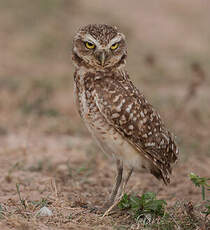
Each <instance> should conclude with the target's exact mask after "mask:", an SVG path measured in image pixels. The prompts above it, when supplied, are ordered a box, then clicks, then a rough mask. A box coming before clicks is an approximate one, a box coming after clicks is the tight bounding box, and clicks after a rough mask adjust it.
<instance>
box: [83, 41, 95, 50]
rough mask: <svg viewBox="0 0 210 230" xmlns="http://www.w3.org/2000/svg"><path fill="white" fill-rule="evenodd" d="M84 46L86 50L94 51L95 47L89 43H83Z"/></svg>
mask: <svg viewBox="0 0 210 230" xmlns="http://www.w3.org/2000/svg"><path fill="white" fill-rule="evenodd" d="M85 46H86V47H87V48H88V49H94V48H95V45H94V44H93V43H91V42H85Z"/></svg>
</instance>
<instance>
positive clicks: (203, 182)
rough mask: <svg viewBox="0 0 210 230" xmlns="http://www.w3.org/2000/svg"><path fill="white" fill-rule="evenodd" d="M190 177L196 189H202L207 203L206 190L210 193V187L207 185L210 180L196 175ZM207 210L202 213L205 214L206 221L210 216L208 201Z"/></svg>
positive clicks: (191, 174)
mask: <svg viewBox="0 0 210 230" xmlns="http://www.w3.org/2000/svg"><path fill="white" fill-rule="evenodd" d="M189 176H190V179H191V181H192V182H193V184H194V185H195V186H196V187H201V193H202V199H203V200H204V201H205V200H206V190H207V191H210V185H209V184H208V183H207V182H208V181H210V178H206V177H200V176H198V175H196V174H195V173H190V175H189ZM205 208H206V210H204V211H203V212H202V213H203V214H205V219H207V216H208V215H210V200H206V204H205Z"/></svg>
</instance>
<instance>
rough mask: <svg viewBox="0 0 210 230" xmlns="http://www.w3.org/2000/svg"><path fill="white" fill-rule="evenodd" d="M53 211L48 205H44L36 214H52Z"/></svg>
mask: <svg viewBox="0 0 210 230" xmlns="http://www.w3.org/2000/svg"><path fill="white" fill-rule="evenodd" d="M52 214H53V213H52V211H51V210H50V209H49V208H47V207H45V206H44V207H42V208H41V209H40V210H39V211H38V212H37V214H36V216H52Z"/></svg>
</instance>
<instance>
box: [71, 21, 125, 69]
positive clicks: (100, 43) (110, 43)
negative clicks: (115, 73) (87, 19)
mask: <svg viewBox="0 0 210 230" xmlns="http://www.w3.org/2000/svg"><path fill="white" fill-rule="evenodd" d="M126 56H127V49H126V42H125V36H124V35H123V34H122V33H119V32H118V30H117V28H116V27H113V26H109V25H105V24H98V25H96V24H91V25H87V26H84V27H82V28H80V30H79V31H78V33H77V34H76V36H75V37H74V41H73V61H74V63H75V65H76V66H81V65H86V66H89V67H92V68H95V69H99V70H105V69H107V68H110V67H112V68H113V67H119V66H122V65H124V64H125V59H126Z"/></svg>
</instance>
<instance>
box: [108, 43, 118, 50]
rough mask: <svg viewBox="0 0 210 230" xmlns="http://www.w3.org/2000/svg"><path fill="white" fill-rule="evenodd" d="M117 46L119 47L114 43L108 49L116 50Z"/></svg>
mask: <svg viewBox="0 0 210 230" xmlns="http://www.w3.org/2000/svg"><path fill="white" fill-rule="evenodd" d="M118 46H119V43H114V44H113V45H112V46H111V47H110V49H111V50H116V49H117V47H118Z"/></svg>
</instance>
